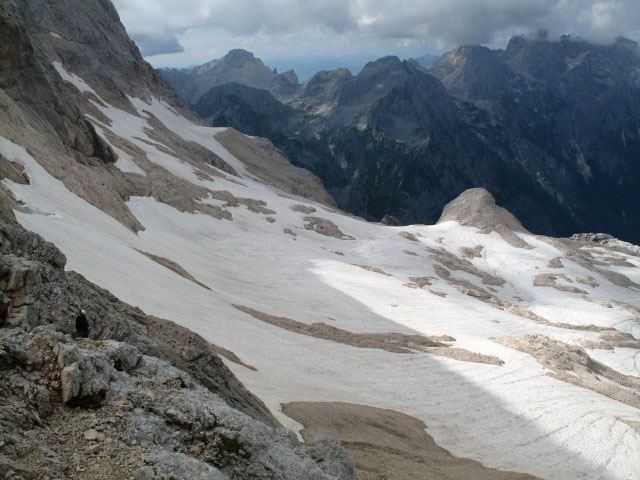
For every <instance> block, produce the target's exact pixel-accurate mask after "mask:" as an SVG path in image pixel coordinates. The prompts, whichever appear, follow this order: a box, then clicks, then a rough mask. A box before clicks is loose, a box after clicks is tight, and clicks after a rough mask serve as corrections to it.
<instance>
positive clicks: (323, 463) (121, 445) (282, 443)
mask: <svg viewBox="0 0 640 480" xmlns="http://www.w3.org/2000/svg"><path fill="white" fill-rule="evenodd" d="M0 233H1V237H0V239H1V247H0V249H1V253H2V256H1V257H0V290H1V292H2V293H0V305H1V306H0V477H2V478H10V479H57V478H91V479H101V478H122V479H128V478H133V479H156V478H185V479H186V478H188V479H200V478H203V479H204V478H207V479H249V478H251V479H263V478H264V479H267V478H269V479H301V478H308V479H318V480H321V479H338V478H339V479H355V478H357V477H356V474H355V471H354V468H353V465H352V462H351V460H350V459H349V457H348V456H347V454H346V453H345V451H344V450H343V448H342V446H341V445H340V443H339V442H338V441H337V440H335V439H332V438H330V437H324V436H318V437H316V438H314V439H313V440H311V441H309V442H307V443H305V444H303V443H300V442H299V441H298V439H297V438H296V436H295V434H294V433H293V432H291V431H288V430H285V429H283V428H281V427H279V425H278V424H277V422H276V421H275V420H274V419H273V417H272V416H271V415H270V414H269V412H268V410H267V409H266V408H265V407H264V405H263V404H262V403H261V402H260V401H259V400H258V399H257V398H255V397H254V396H253V395H252V394H251V393H249V392H248V391H247V390H246V389H245V388H244V387H243V386H242V384H241V383H240V382H239V381H238V380H237V379H236V378H235V377H234V376H233V374H232V373H231V372H230V371H229V370H228V369H227V368H226V366H225V365H224V364H223V363H222V361H221V360H220V359H219V358H218V357H217V355H216V353H215V346H213V345H211V344H209V343H207V342H205V341H204V340H203V339H202V338H201V337H199V336H197V335H195V334H193V333H191V332H189V331H188V330H186V329H183V328H182V327H179V326H177V325H175V324H173V323H171V322H168V321H166V320H162V319H157V318H153V317H149V316H147V315H145V314H144V313H142V312H141V311H140V310H139V309H135V308H132V307H130V306H128V305H126V304H124V303H122V302H120V301H118V300H117V299H116V298H115V297H113V296H112V295H111V294H109V293H108V292H106V291H104V290H101V289H100V288H98V287H96V286H95V285H93V284H91V283H90V282H88V281H86V280H85V279H84V278H83V277H81V276H80V275H77V274H75V273H66V272H65V271H64V265H65V263H66V259H65V257H64V255H63V254H62V253H61V252H60V251H59V250H58V249H57V248H55V246H53V244H51V243H48V242H45V241H44V240H42V239H41V238H40V237H39V236H38V235H35V234H32V233H29V232H26V231H25V230H23V229H22V228H21V227H19V226H16V225H14V224H12V223H8V222H4V221H0ZM78 306H82V307H83V308H85V309H86V310H87V311H88V312H89V317H90V320H91V332H90V338H87V339H84V338H74V335H73V333H74V332H73V330H74V325H73V318H74V315H75V313H74V312H75V311H76V309H77V308H78Z"/></svg>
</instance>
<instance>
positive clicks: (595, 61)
mask: <svg viewBox="0 0 640 480" xmlns="http://www.w3.org/2000/svg"><path fill="white" fill-rule="evenodd" d="M431 73H432V74H433V75H435V76H437V77H438V78H440V79H441V80H442V82H443V83H444V85H445V87H446V88H447V89H448V90H449V92H451V93H452V94H453V95H455V96H456V97H459V98H461V99H463V100H465V101H470V102H473V103H474V104H475V105H477V106H478V107H479V108H482V109H483V110H485V111H487V112H488V113H489V114H490V115H491V117H492V118H494V119H495V121H496V122H500V125H502V128H504V130H505V131H506V132H507V134H506V135H505V137H506V138H507V139H508V141H509V143H510V145H511V148H512V150H513V151H514V153H515V155H516V157H517V158H518V159H519V161H520V162H521V163H522V165H523V166H524V168H525V169H526V170H527V171H528V172H529V174H530V175H536V176H538V178H539V179H540V183H541V184H545V185H548V188H549V189H550V190H552V191H554V195H555V196H557V197H558V200H559V201H560V202H561V203H562V204H563V205H566V206H567V208H569V209H570V210H571V213H572V217H574V218H576V219H584V218H585V217H588V216H592V217H593V219H594V224H593V227H592V229H594V228H595V229H598V230H603V231H605V230H606V231H609V232H612V233H614V234H617V235H622V236H625V235H623V232H626V235H627V238H629V239H633V240H635V241H637V239H638V238H639V236H640V230H638V229H639V228H640V223H639V222H638V220H637V219H636V215H637V213H636V212H635V211H634V209H633V208H631V205H636V204H638V202H640V197H639V196H638V190H637V188H635V185H636V184H637V183H638V180H639V179H640V170H639V169H638V163H637V162H636V161H635V160H634V159H637V158H639V157H640V143H639V142H640V136H639V135H640V133H638V132H640V129H639V126H640V109H639V108H638V105H640V81H639V80H638V79H639V78H640V77H639V75H640V49H639V48H638V45H637V43H635V42H633V41H630V40H626V39H622V38H619V39H617V40H616V42H615V43H613V44H611V45H595V44H591V43H589V42H586V41H584V40H580V39H572V38H571V37H567V36H564V37H562V38H561V39H560V40H559V41H548V40H546V39H537V40H536V39H526V38H524V37H515V38H513V39H512V40H511V41H510V42H509V44H508V46H507V48H506V49H505V50H504V51H502V50H497V51H491V50H488V49H486V48H483V47H479V46H468V47H460V48H459V49H457V50H454V51H452V52H449V53H447V54H445V55H443V56H442V58H441V59H440V60H438V62H437V63H436V64H435V65H434V67H433V68H432V69H431ZM582 225H584V226H587V225H588V224H586V223H585V222H584V221H583V222H582Z"/></svg>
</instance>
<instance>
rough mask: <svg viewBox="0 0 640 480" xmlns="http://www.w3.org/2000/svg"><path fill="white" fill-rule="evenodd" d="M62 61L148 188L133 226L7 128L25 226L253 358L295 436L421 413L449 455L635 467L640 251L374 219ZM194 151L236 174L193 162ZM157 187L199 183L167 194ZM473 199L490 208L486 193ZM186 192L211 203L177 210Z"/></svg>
mask: <svg viewBox="0 0 640 480" xmlns="http://www.w3.org/2000/svg"><path fill="white" fill-rule="evenodd" d="M56 69H57V70H58V72H61V73H65V72H66V74H65V75H64V76H63V78H64V79H65V80H66V81H68V82H71V84H72V85H74V86H75V87H77V88H78V89H79V90H80V91H81V92H84V94H85V95H87V98H90V99H91V102H92V104H93V106H94V107H95V109H96V110H97V112H99V114H97V113H95V114H94V115H91V116H89V117H88V118H90V120H91V121H92V123H93V124H94V126H95V128H96V131H97V132H98V133H99V134H100V135H101V137H102V138H103V139H104V140H105V141H107V142H108V143H110V144H111V146H112V147H113V149H114V151H115V152H116V153H117V154H119V161H118V162H117V163H116V164H115V167H112V168H114V169H115V168H119V169H120V170H121V171H120V172H119V173H118V174H121V175H124V176H126V177H127V178H131V179H132V181H134V180H135V181H140V182H142V181H143V179H144V181H145V182H150V183H149V185H151V187H149V188H150V189H151V191H148V192H147V193H146V194H145V195H143V194H142V193H143V191H142V190H141V194H140V195H139V196H131V197H130V198H129V199H128V201H127V202H126V207H127V208H128V209H129V211H130V212H131V214H132V215H133V217H135V219H136V220H137V222H139V224H140V225H141V226H142V229H139V228H138V229H136V228H133V229H132V228H130V225H129V224H127V223H126V222H123V221H118V219H116V216H114V215H109V214H107V213H105V211H103V210H101V209H99V208H97V207H96V206H94V205H92V204H91V203H89V202H88V201H86V200H85V199H83V198H81V197H80V196H78V195H77V194H76V193H73V192H72V190H71V189H70V188H69V187H68V185H67V183H68V182H63V181H62V180H64V179H62V180H58V179H56V178H54V177H53V176H52V174H51V173H50V172H49V171H48V169H45V168H44V167H43V165H41V163H39V162H38V161H37V160H36V159H35V158H34V157H33V156H32V155H33V153H32V152H31V151H30V150H27V149H28V148H30V147H31V146H30V145H29V144H28V143H29V142H28V139H27V138H26V137H23V138H24V140H23V142H22V144H18V143H16V142H15V141H13V140H9V139H7V138H4V137H2V138H0V154H2V155H3V156H4V157H5V158H6V159H7V160H8V161H10V162H14V164H19V165H21V166H23V167H24V171H25V174H26V175H27V176H28V178H29V183H22V184H21V183H16V182H14V181H11V180H8V179H5V180H3V183H4V185H5V186H6V187H8V188H9V189H10V190H11V192H12V194H13V195H14V196H15V198H16V200H18V202H19V204H20V208H19V209H16V210H15V215H16V218H17V220H18V221H19V222H20V223H21V224H22V225H23V226H24V227H25V228H26V229H28V230H32V231H34V232H37V233H39V234H40V235H42V236H43V237H44V238H45V239H46V240H49V241H51V242H53V243H55V244H56V245H57V246H58V247H59V248H60V249H61V250H62V251H63V252H64V253H65V255H66V256H67V258H68V264H67V269H69V270H75V271H77V272H79V273H81V274H82V275H84V276H85V277H86V278H87V279H88V280H90V281H92V282H94V283H96V284H98V285H100V286H102V287H104V288H107V289H108V290H110V291H111V292H112V293H113V294H114V295H116V296H117V297H119V298H120V299H121V300H123V301H125V302H127V303H130V304H132V305H136V306H139V307H140V308H142V309H143V310H144V311H145V312H146V313H148V314H151V315H155V316H159V317H163V318H167V319H171V320H173V321H175V322H177V323H179V324H181V325H183V326H185V327H188V328H189V329H191V330H193V331H195V332H198V333H199V334H200V335H202V336H203V337H205V338H206V339H209V340H211V341H212V342H215V344H216V345H218V346H220V347H223V348H225V349H227V350H229V351H230V352H233V354H235V355H236V356H237V357H238V358H239V359H240V360H241V361H242V362H243V364H244V365H241V364H240V363H237V360H236V362H233V361H230V360H226V361H225V362H226V363H227V364H228V366H229V367H230V368H231V369H232V370H233V372H234V373H235V374H236V375H237V376H238V378H239V379H240V380H241V381H242V382H243V383H244V384H245V385H246V386H247V388H248V389H249V390H251V391H252V392H253V393H255V394H256V395H257V396H258V397H260V398H261V399H262V400H263V401H264V402H265V403H266V404H267V406H268V407H269V408H270V409H271V410H272V412H273V413H274V415H275V416H276V417H277V418H278V419H279V420H280V421H281V422H282V423H283V424H284V425H285V426H288V427H290V428H293V429H298V430H299V429H300V425H299V424H297V423H296V422H294V421H293V420H291V419H290V418H288V417H287V416H285V415H284V414H283V413H282V412H281V405H282V404H285V403H289V402H299V401H314V402H348V403H353V404H359V405H367V406H372V407H380V408H386V409H390V410H394V411H397V412H401V413H404V414H407V415H410V416H412V417H415V418H417V419H420V420H422V421H424V423H425V424H426V425H427V432H428V433H429V434H430V435H431V436H432V437H433V438H434V439H435V441H436V443H437V444H438V445H439V446H441V447H443V448H445V449H447V450H448V451H449V452H451V453H452V454H453V455H455V456H458V457H464V458H469V459H473V460H477V461H479V462H481V463H483V464H484V465H485V466H488V467H492V468H497V469H501V470H508V471H516V472H524V473H529V474H531V475H535V476H538V477H541V478H549V479H568V478H590V479H592V478H603V479H604V478H616V479H632V478H637V474H638V472H639V471H640V454H639V452H640V432H639V430H638V425H639V423H638V422H640V408H639V407H640V396H639V395H638V391H639V389H640V350H639V349H638V348H639V346H640V343H639V342H638V340H636V339H638V338H640V312H639V310H638V309H639V308H640V285H639V284H640V257H638V256H637V254H635V255H634V253H633V252H632V251H627V250H625V249H622V248H617V249H616V248H612V247H607V246H598V245H595V244H591V243H587V242H577V241H568V240H564V241H561V240H556V239H548V238H543V237H536V236H534V235H531V234H529V233H526V232H525V231H524V230H523V231H515V232H514V231H513V230H512V229H509V228H507V227H508V224H503V223H500V221H499V219H500V215H496V217H495V218H496V220H495V222H497V223H500V224H499V225H495V228H493V229H492V228H491V226H490V225H489V226H488V225H486V224H483V225H475V226H474V225H473V221H469V222H465V221H463V220H460V219H459V221H460V222H462V223H465V224H466V226H464V225H461V224H460V223H458V221H443V222H442V223H439V224H438V225H434V226H424V225H416V226H411V227H390V226H385V225H380V224H372V223H367V222H364V221H362V220H360V219H358V218H354V217H351V216H348V215H345V214H343V213H341V212H339V211H337V210H335V209H333V208H332V207H330V206H327V205H326V204H322V203H317V202H315V201H312V200H309V199H306V198H302V197H299V196H295V195H293V194H292V193H291V191H285V189H284V187H283V184H280V185H279V186H280V187H281V188H278V187H276V186H274V185H272V184H271V183H273V182H265V181H263V180H261V178H264V176H262V177H261V176H259V175H258V174H257V173H256V172H255V170H252V168H250V167H248V166H247V164H246V163H244V162H243V161H242V160H241V159H240V158H238V157H236V156H234V155H233V154H232V153H231V151H230V150H234V151H239V150H238V145H237V142H238V140H237V136H236V137H234V138H236V144H234V145H231V144H230V143H228V138H229V137H225V136H224V133H225V132H224V129H210V128H205V127H202V126H198V125H195V124H193V123H191V122H190V121H189V120H187V119H185V118H183V117H182V116H180V115H179V114H178V113H177V112H176V111H175V110H173V109H172V108H170V107H169V106H168V105H167V104H165V103H164V102H163V101H160V100H157V99H155V98H153V99H152V100H151V102H150V103H145V102H144V101H142V100H139V99H135V98H131V99H130V101H131V104H132V105H133V107H134V108H135V113H134V112H133V109H132V111H130V112H126V111H124V110H121V109H119V108H117V107H115V106H113V105H110V104H109V103H108V102H107V101H106V100H104V99H99V98H98V94H97V93H96V91H95V90H93V89H92V87H91V86H90V85H89V82H86V81H85V80H83V79H81V78H80V77H78V76H76V75H74V74H72V73H71V72H70V71H69V69H67V68H66V67H65V66H64V65H62V64H56ZM98 117H99V118H98ZM167 132H170V134H169V133H167ZM223 139H227V147H225V145H224V144H225V142H224V141H223ZM243 139H244V140H242V141H244V142H246V143H247V145H250V144H251V142H255V141H257V140H253V139H249V138H245V137H243ZM14 140H15V139H14ZM183 142H188V143H190V144H196V145H199V146H200V148H204V149H206V150H208V151H210V152H212V153H213V154H215V155H216V156H217V158H218V159H221V160H222V161H223V162H224V163H225V164H226V165H227V166H228V167H230V169H227V171H223V170H221V169H219V168H217V167H216V166H212V165H211V164H206V163H205V162H204V161H196V160H192V161H187V160H185V158H184V155H179V154H178V151H179V150H180V148H182V146H183ZM247 145H244V147H246V148H249V147H247ZM125 148H126V149H127V152H125V151H124V149H125ZM246 148H245V150H244V151H246ZM40 161H41V162H42V159H41V160H40ZM261 161H263V162H265V163H264V169H265V170H269V169H270V168H271V169H274V168H276V167H274V166H273V165H276V164H270V163H269V161H270V160H269V157H268V156H265V157H264V158H263V159H262V160H261ZM278 168H280V167H278ZM114 171H115V170H114ZM230 171H232V172H235V175H234V174H233V173H229V172H230ZM271 173H272V174H274V175H277V174H278V173H279V171H275V170H273V171H272V172H271ZM181 181H184V182H186V183H180V182H181ZM154 182H157V183H156V184H154ZM160 182H162V183H163V184H166V183H167V182H169V184H171V185H178V186H179V185H187V184H188V185H192V186H197V187H198V188H197V189H194V190H189V189H186V190H175V191H173V192H172V195H171V197H172V198H170V199H167V195H166V194H162V193H157V192H156V189H155V188H156V187H155V186H157V185H159V184H160ZM171 182H173V183H171ZM154 185H155V186H154ZM158 189H159V186H158ZM194 192H195V193H194ZM469 195H472V196H475V197H474V198H475V199H476V200H477V201H478V202H480V201H482V202H484V203H486V206H487V207H486V208H489V209H494V210H492V211H496V210H495V209H496V207H495V205H492V203H491V199H490V196H489V197H487V194H486V192H483V191H474V192H471V193H469ZM181 197H185V198H186V197H189V198H188V200H189V201H190V202H193V203H194V204H197V205H200V206H201V207H202V208H197V209H193V208H191V209H190V208H178V207H176V205H181V203H180V202H181V200H180V198H181ZM176 198H178V200H176ZM471 203H472V204H474V203H475V201H474V199H473V198H472V199H471ZM463 217H464V215H463ZM467 217H468V216H467ZM467 217H465V218H467ZM460 218H462V217H460ZM445 220H446V219H445ZM505 225H506V226H505ZM511 226H513V225H511ZM492 230H494V231H492ZM90 314H91V312H89V315H90ZM312 324H315V325H314V326H313V327H309V326H310V325H312ZM391 333H395V334H402V335H391ZM415 335H418V336H421V337H429V339H428V340H427V339H423V340H419V338H418V337H415ZM435 337H440V338H435ZM442 337H444V338H442ZM449 337H453V338H454V339H455V340H453V339H452V338H449ZM230 357H231V356H230ZM248 367H252V368H248ZM634 422H635V423H634Z"/></svg>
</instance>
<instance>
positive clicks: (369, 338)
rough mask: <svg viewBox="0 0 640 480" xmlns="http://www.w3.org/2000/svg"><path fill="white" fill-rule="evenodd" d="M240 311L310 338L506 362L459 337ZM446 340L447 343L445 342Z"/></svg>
mask: <svg viewBox="0 0 640 480" xmlns="http://www.w3.org/2000/svg"><path fill="white" fill-rule="evenodd" d="M234 307H235V308H237V309H238V310H240V311H242V312H245V313H248V314H249V315H251V316H252V317H254V318H257V319H258V320H262V321H263V322H267V323H270V324H271V325H275V326H277V327H280V328H284V329H285V330H289V331H291V332H295V333H299V334H301V335H308V336H310V337H315V338H322V339H324V340H331V341H332V342H337V343H343V344H345V345H351V346H352V347H357V348H378V349H380V350H385V351H387V352H393V353H414V352H412V350H418V351H422V352H427V353H430V354H432V355H438V356H441V357H448V358H453V359H455V360H460V361H463V362H476V363H487V364H491V365H502V364H504V362H503V361H502V360H500V359H499V358H497V357H493V356H490V355H480V354H477V353H474V352H470V351H468V350H465V349H462V348H455V347H451V346H450V345H447V343H450V342H455V340H456V339H455V338H453V337H451V336H448V335H444V336H425V335H406V334H403V333H396V332H388V333H353V332H349V331H346V330H342V329H340V328H336V327H333V326H331V325H327V324H326V323H313V324H311V325H308V324H306V323H302V322H297V321H295V320H291V319H290V318H284V317H276V316H273V315H269V314H266V313H263V312H259V311H257V310H253V309H251V308H247V307H243V306H241V305H234ZM443 342H446V343H443Z"/></svg>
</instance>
